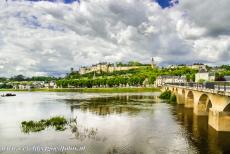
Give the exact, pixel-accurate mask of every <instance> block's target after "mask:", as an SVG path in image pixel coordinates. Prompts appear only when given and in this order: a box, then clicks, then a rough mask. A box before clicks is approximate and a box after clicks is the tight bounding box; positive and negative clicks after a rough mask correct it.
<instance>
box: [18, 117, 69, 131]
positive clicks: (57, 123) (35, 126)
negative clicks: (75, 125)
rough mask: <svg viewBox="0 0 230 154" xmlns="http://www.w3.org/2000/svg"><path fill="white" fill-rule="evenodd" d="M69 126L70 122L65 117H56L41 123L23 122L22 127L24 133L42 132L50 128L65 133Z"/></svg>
mask: <svg viewBox="0 0 230 154" xmlns="http://www.w3.org/2000/svg"><path fill="white" fill-rule="evenodd" d="M67 124H68V122H67V120H66V119H65V118H64V117H61V116H56V117H52V118H50V119H47V120H44V119H42V120H40V121H32V120H30V121H23V122H21V127H22V131H23V132H24V133H30V132H40V131H42V130H45V129H46V128H47V127H50V126H51V127H53V128H55V130H58V131H64V130H65V129H66V128H65V126H66V125H67Z"/></svg>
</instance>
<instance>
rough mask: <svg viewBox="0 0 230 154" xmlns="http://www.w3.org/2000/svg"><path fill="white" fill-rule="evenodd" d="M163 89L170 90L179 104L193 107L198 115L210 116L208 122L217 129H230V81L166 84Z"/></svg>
mask: <svg viewBox="0 0 230 154" xmlns="http://www.w3.org/2000/svg"><path fill="white" fill-rule="evenodd" d="M162 90H163V91H165V90H170V91H172V93H173V94H175V95H176V97H177V103H178V104H184V107H186V108H193V113H194V114H195V115H197V116H208V123H209V125H210V126H212V127H213V128H214V129H215V130H217V131H230V83H229V82H209V83H205V84H198V83H172V84H165V85H164V87H163V88H162Z"/></svg>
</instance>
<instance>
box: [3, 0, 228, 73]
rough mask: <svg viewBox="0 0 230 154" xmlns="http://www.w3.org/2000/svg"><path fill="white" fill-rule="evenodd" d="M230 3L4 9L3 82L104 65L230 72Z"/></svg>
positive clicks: (30, 4)
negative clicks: (201, 66)
mask: <svg viewBox="0 0 230 154" xmlns="http://www.w3.org/2000/svg"><path fill="white" fill-rule="evenodd" d="M229 5H230V1H229V0H221V1H216V0H205V1H200V0H192V1H191V0H179V1H178V0H170V1H169V0H119V1H114V0H80V1H77V0H47V1H42V0H30V1H28V0H7V1H3V0H2V1H0V29H1V31H0V76H13V75H17V74H24V75H26V76H40V75H54V76H59V75H63V74H65V73H66V72H68V71H69V70H70V68H71V67H73V68H74V69H75V70H77V69H78V68H79V67H81V66H89V65H92V64H95V63H98V62H111V63H112V62H118V61H122V62H127V61H130V60H136V61H140V62H143V63H150V60H151V57H154V59H155V61H156V63H157V64H158V65H160V66H165V65H169V64H182V63H185V64H192V63H194V62H201V63H205V64H209V65H220V64H230V52H229V49H230V29H229V27H230V11H229V8H228V6H229Z"/></svg>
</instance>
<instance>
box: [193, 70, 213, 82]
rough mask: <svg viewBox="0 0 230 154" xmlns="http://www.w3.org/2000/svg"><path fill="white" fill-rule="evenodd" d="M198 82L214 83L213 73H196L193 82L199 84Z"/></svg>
mask: <svg viewBox="0 0 230 154" xmlns="http://www.w3.org/2000/svg"><path fill="white" fill-rule="evenodd" d="M200 80H205V81H215V73H213V72H199V73H196V76H195V82H199V81H200Z"/></svg>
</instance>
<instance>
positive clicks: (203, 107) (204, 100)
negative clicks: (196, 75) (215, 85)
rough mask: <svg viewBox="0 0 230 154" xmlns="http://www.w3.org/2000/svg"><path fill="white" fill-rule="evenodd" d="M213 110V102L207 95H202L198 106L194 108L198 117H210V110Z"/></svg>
mask: <svg viewBox="0 0 230 154" xmlns="http://www.w3.org/2000/svg"><path fill="white" fill-rule="evenodd" d="M210 108H212V102H211V100H210V98H209V97H208V95H207V94H202V95H201V96H200V97H199V100H198V104H197V106H195V108H194V113H195V114H197V115H208V112H209V109H210Z"/></svg>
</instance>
